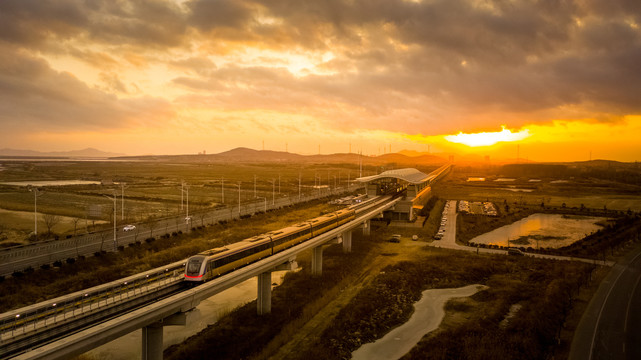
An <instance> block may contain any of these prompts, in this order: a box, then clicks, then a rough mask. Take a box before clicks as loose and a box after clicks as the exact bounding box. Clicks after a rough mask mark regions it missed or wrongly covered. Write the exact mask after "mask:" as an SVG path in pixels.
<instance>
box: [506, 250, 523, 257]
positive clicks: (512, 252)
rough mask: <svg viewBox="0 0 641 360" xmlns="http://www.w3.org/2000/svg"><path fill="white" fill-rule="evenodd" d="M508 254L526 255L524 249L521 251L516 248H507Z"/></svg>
mask: <svg viewBox="0 0 641 360" xmlns="http://www.w3.org/2000/svg"><path fill="white" fill-rule="evenodd" d="M507 254H508V255H514V256H525V254H524V253H523V251H521V250H519V249H514V248H509V249H507Z"/></svg>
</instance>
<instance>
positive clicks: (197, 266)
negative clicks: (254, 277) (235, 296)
mask: <svg viewBox="0 0 641 360" xmlns="http://www.w3.org/2000/svg"><path fill="white" fill-rule="evenodd" d="M355 214H356V212H355V211H354V209H351V208H347V209H342V210H338V211H334V212H331V213H328V214H325V215H322V216H319V217H317V218H314V219H311V220H307V221H304V222H301V223H298V224H295V225H292V226H289V227H286V228H283V229H280V230H275V231H270V232H268V233H265V234H261V235H257V236H253V237H251V238H249V239H245V240H241V241H239V242H237V243H234V244H230V245H226V246H223V247H219V248H215V249H211V250H207V251H203V252H201V253H199V254H198V255H194V256H192V257H190V258H189V259H188V260H187V264H186V265H185V281H189V282H194V283H198V282H201V283H202V282H205V281H207V280H210V279H213V278H215V277H218V276H220V275H222V274H225V273H228V272H230V271H232V270H234V269H237V268H239V267H242V266H245V265H247V264H249V263H253V262H255V261H258V260H260V259H262V258H264V257H267V256H270V255H273V254H276V253H278V252H280V251H283V250H285V249H287V248H289V247H292V246H294V245H297V244H300V243H302V242H304V241H306V240H309V239H311V238H313V237H315V236H318V235H320V234H322V233H325V232H327V231H329V230H331V229H334V228H336V227H338V226H340V225H343V224H345V223H347V222H349V221H352V220H353V219H354V217H355Z"/></svg>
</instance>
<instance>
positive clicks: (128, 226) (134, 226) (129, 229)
mask: <svg viewBox="0 0 641 360" xmlns="http://www.w3.org/2000/svg"><path fill="white" fill-rule="evenodd" d="M132 230H136V225H125V227H124V228H122V231H132Z"/></svg>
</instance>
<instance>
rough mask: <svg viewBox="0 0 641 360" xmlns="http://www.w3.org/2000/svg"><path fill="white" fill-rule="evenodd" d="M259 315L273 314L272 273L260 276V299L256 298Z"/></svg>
mask: <svg viewBox="0 0 641 360" xmlns="http://www.w3.org/2000/svg"><path fill="white" fill-rule="evenodd" d="M256 307H257V309H256V310H257V312H258V315H265V314H269V313H270V312H272V272H271V271H266V272H264V273H262V274H260V275H258V297H257V298H256Z"/></svg>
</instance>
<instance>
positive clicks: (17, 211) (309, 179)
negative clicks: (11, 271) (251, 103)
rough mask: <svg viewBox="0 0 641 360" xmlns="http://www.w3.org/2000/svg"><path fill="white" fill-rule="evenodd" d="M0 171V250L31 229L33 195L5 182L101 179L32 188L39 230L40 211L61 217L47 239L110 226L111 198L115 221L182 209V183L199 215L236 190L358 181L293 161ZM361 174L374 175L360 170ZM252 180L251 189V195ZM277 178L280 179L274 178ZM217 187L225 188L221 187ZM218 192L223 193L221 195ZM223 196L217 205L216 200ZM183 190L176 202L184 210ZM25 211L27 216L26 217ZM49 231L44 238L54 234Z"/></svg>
mask: <svg viewBox="0 0 641 360" xmlns="http://www.w3.org/2000/svg"><path fill="white" fill-rule="evenodd" d="M2 166H3V167H4V170H3V171H1V172H0V211H1V212H0V245H2V243H3V242H4V243H5V245H6V244H7V243H9V244H16V243H24V242H26V241H27V237H28V235H29V234H30V233H31V232H33V210H34V194H33V193H32V192H30V191H29V189H28V188H27V187H26V186H14V185H1V183H4V182H25V183H28V182H29V181H43V180H50V181H54V180H90V181H98V182H100V181H105V182H106V183H105V185H95V184H92V185H68V186H43V187H39V191H40V192H41V194H40V195H39V196H38V199H37V202H38V203H37V207H38V213H39V223H38V230H39V231H38V233H39V234H42V233H43V232H44V231H45V230H46V227H45V224H44V222H43V221H41V219H42V216H43V214H54V215H59V216H61V217H62V218H61V220H62V221H60V223H59V224H57V225H56V226H54V227H53V228H52V232H53V234H56V235H59V236H66V235H69V234H72V233H73V226H69V224H70V223H71V222H73V219H74V218H78V219H81V220H80V221H79V223H80V224H81V225H80V226H78V228H79V229H82V230H87V229H89V228H92V227H93V226H100V225H101V224H104V223H108V222H111V218H112V217H113V215H112V214H113V201H112V200H110V199H109V198H107V197H106V196H109V197H113V195H114V194H116V195H117V196H118V201H117V205H116V208H117V216H118V217H119V219H118V221H119V222H121V223H136V222H140V221H143V220H144V219H147V218H149V217H154V216H168V215H173V214H178V213H180V212H181V211H184V210H181V183H182V182H185V183H186V184H188V186H189V189H188V192H189V208H190V209H191V210H198V209H204V208H213V207H215V206H224V205H236V204H237V203H238V186H237V184H238V183H239V182H240V183H241V184H240V187H241V191H240V197H241V201H242V202H248V201H250V200H253V199H255V196H254V195H256V196H257V197H261V198H266V199H267V201H270V200H272V196H273V195H274V193H275V196H276V197H283V196H291V197H296V196H298V194H299V177H300V185H301V192H302V194H303V195H304V194H306V193H311V192H313V191H318V190H315V189H314V185H318V184H320V185H323V186H329V187H331V188H334V187H336V186H346V185H347V182H348V180H351V181H353V180H354V178H355V177H357V173H358V168H357V166H356V165H354V164H336V165H334V164H329V165H323V164H319V165H292V164H267V165H266V164H234V163H232V164H194V163H160V162H144V161H135V162H123V161H103V162H97V161H96V162H94V161H56V162H54V161H36V162H27V161H22V162H21V161H8V162H3V163H2ZM367 171H373V170H372V169H367ZM254 177H255V178H256V192H254ZM279 177H280V181H279ZM122 183H124V184H125V190H124V193H125V196H124V217H125V219H124V221H122V220H120V217H121V215H122V211H121V206H122V202H121V194H122V192H121V191H122V186H121V184H122ZM223 185H224V186H223ZM223 191H224V194H223ZM223 195H224V201H223ZM186 197H187V190H185V192H184V193H183V196H182V204H183V207H184V206H186ZM29 213H31V216H29V215H28V214H29ZM53 234H51V235H49V237H53Z"/></svg>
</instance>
